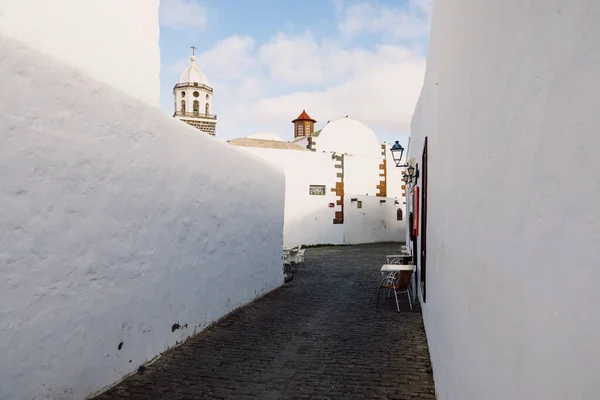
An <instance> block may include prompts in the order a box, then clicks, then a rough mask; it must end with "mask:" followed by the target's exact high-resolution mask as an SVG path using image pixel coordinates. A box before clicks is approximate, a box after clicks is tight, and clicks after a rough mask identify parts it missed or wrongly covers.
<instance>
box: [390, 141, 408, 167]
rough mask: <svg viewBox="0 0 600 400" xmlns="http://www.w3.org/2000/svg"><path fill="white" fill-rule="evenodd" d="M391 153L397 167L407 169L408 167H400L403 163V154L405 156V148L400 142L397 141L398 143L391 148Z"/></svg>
mask: <svg viewBox="0 0 600 400" xmlns="http://www.w3.org/2000/svg"><path fill="white" fill-rule="evenodd" d="M390 151H391V152H392V158H393V159H394V163H395V164H396V167H406V166H407V165H408V164H405V165H400V163H401V162H402V154H404V147H402V145H401V144H400V142H399V141H397V140H396V143H394V145H393V146H392V147H391V148H390Z"/></svg>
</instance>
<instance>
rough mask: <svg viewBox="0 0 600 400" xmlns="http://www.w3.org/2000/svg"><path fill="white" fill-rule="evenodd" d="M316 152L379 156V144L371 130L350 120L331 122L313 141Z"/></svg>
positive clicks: (360, 123)
mask: <svg viewBox="0 0 600 400" xmlns="http://www.w3.org/2000/svg"><path fill="white" fill-rule="evenodd" d="M315 142H316V147H317V151H319V152H320V151H325V152H337V153H345V154H351V155H364V156H376V157H379V156H381V144H380V143H379V140H378V139H377V135H376V134H375V132H373V129H371V128H369V127H368V126H367V125H365V124H363V123H362V122H359V121H357V120H355V119H352V118H347V117H346V118H340V119H336V120H334V121H331V122H330V123H328V124H327V125H325V127H324V128H323V129H321V131H320V132H319V136H318V137H317V138H316V139H315Z"/></svg>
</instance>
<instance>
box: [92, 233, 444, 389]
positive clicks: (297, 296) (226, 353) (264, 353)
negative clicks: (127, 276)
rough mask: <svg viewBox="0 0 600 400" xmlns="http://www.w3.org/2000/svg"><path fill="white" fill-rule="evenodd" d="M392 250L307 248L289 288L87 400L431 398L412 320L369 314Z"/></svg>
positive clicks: (425, 358) (412, 314)
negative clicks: (382, 267)
mask: <svg viewBox="0 0 600 400" xmlns="http://www.w3.org/2000/svg"><path fill="white" fill-rule="evenodd" d="M399 247H400V245H397V244H396V245H390V244H378V245H361V246H348V247H323V248H315V249H308V250H307V251H306V263H305V266H306V270H304V269H302V268H300V271H299V272H298V273H296V274H295V275H294V280H293V281H292V282H290V283H288V284H286V285H285V286H284V287H282V288H281V289H278V290H276V291H274V292H272V293H270V294H268V295H267V296H264V297H263V298H261V299H259V300H258V301H256V302H254V303H252V304H251V305H249V306H247V307H245V308H243V309H241V310H239V311H237V312H236V313H234V314H232V315H230V316H229V317H227V318H226V319H223V320H222V321H220V322H219V323H218V324H216V325H214V326H213V327H211V328H209V329H207V330H206V331H204V332H202V333H200V334H199V335H197V336H195V337H193V338H192V339H190V340H188V341H187V342H186V343H185V344H183V345H181V346H179V347H178V348H176V349H173V350H172V351H169V352H167V353H166V354H165V355H164V356H163V357H161V358H160V359H159V360H158V361H157V362H155V363H154V364H152V365H150V366H149V367H148V368H146V369H145V370H144V371H143V372H142V373H138V374H135V375H134V376H131V377H130V378H128V379H127V380H125V381H124V382H122V383H121V384H119V385H118V386H116V387H115V388H112V389H110V390H109V391H108V392H106V393H104V394H102V395H100V396H98V397H96V399H97V400H107V399H122V398H126V399H132V400H133V399H136V400H137V399H157V400H158V399H161V400H167V399H365V398H368V399H386V398H387V399H434V398H435V396H434V388H433V377H432V373H431V367H430V362H429V352H428V348H427V342H426V338H425V332H424V329H423V323H422V320H421V314H420V311H419V310H413V311H410V309H409V306H408V300H407V299H406V295H402V296H401V301H402V303H401V304H400V306H401V312H400V313H398V312H396V309H395V303H393V302H392V301H391V300H387V301H386V302H385V303H384V304H383V306H381V307H380V308H379V310H376V308H375V299H376V295H377V284H378V283H379V279H380V277H381V275H380V272H379V267H380V266H381V264H383V263H384V261H385V254H391V253H397V252H398V250H399Z"/></svg>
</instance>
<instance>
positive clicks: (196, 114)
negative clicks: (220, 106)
mask: <svg viewBox="0 0 600 400" xmlns="http://www.w3.org/2000/svg"><path fill="white" fill-rule="evenodd" d="M173 116H174V117H194V118H206V119H217V116H216V115H215V114H206V113H201V112H193V111H192V112H183V111H175V114H173Z"/></svg>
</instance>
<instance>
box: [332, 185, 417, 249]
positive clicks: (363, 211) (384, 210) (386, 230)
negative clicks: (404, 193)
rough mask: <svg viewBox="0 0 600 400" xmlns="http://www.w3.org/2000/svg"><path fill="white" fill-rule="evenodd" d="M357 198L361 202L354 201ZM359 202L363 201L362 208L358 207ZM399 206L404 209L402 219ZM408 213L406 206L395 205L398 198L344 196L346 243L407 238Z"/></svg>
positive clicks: (400, 240)
mask: <svg viewBox="0 0 600 400" xmlns="http://www.w3.org/2000/svg"><path fill="white" fill-rule="evenodd" d="M353 198H355V199H357V201H352V199H353ZM382 200H385V202H384V203H382V202H381V201H382ZM358 201H361V202H362V208H358V205H357V204H358ZM398 208H401V209H402V214H403V215H402V220H401V221H398V220H397V215H396V210H397V209H398ZM404 216H405V215H404V206H403V205H402V203H400V204H395V199H391V198H383V197H373V196H364V195H347V196H346V197H345V199H344V217H345V220H344V243H345V244H359V243H376V242H402V241H404V240H405V218H404Z"/></svg>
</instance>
